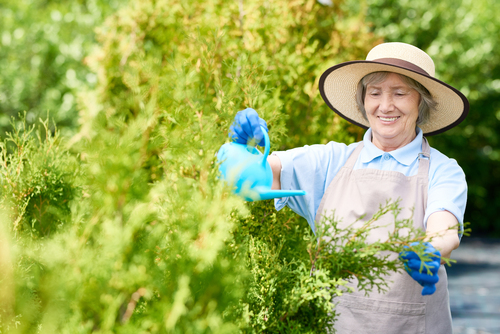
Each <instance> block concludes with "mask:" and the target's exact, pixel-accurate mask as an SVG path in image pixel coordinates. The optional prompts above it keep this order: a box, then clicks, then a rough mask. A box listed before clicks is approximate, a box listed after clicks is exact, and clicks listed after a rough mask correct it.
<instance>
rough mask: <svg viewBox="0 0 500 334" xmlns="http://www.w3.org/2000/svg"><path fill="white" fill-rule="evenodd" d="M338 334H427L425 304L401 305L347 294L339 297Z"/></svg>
mask: <svg viewBox="0 0 500 334" xmlns="http://www.w3.org/2000/svg"><path fill="white" fill-rule="evenodd" d="M337 301H339V303H338V304H337V306H336V312H337V314H338V317H337V321H336V322H335V326H334V327H335V329H336V330H337V334H351V333H352V334H364V333H370V334H379V333H380V334H401V333H412V334H413V333H415V334H424V333H425V303H402V302H393V301H387V300H377V299H369V298H364V297H354V296H348V295H344V296H342V297H341V298H338V299H337Z"/></svg>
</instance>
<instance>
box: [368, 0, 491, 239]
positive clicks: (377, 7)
mask: <svg viewBox="0 0 500 334" xmlns="http://www.w3.org/2000/svg"><path fill="white" fill-rule="evenodd" d="M450 8H452V9H453V10H450ZM499 10H500V3H499V2H498V1H494V0H478V1H470V0H462V1H450V0H446V1H437V2H429V1H424V0H416V1H406V0H405V1H379V0H370V1H367V7H366V11H367V20H368V21H369V22H371V23H372V30H373V31H374V32H375V33H377V34H379V35H381V36H385V39H386V40H387V41H402V42H407V43H411V44H414V45H416V46H418V47H420V48H422V49H423V50H426V51H427V52H428V53H429V55H430V56H431V57H432V58H433V59H434V62H435V65H436V75H437V77H438V78H439V79H441V80H443V81H445V82H447V83H449V84H450V85H452V86H454V87H456V88H458V89H459V90H461V91H462V92H463V93H464V94H465V95H466V96H467V98H468V99H469V102H470V105H471V108H470V113H469V116H468V117H467V118H466V120H465V121H464V122H463V123H462V124H461V125H460V126H458V127H456V128H454V129H452V130H450V131H447V132H446V133H444V134H442V135H439V136H437V137H435V138H430V143H431V145H432V146H433V147H435V148H437V149H438V150H440V151H442V152H443V153H444V154H446V155H448V156H450V157H452V158H455V159H457V161H458V163H459V164H460V166H462V168H463V169H464V172H465V174H466V176H467V182H468V185H469V199H468V203H467V210H466V213H465V220H466V221H470V222H471V227H472V230H473V234H476V235H488V236H495V235H496V236H500V227H499V225H498V224H496V215H497V212H496V211H497V210H496V208H497V207H498V206H499V205H500V202H499V201H500V199H499V197H498V196H497V195H496V194H497V189H498V187H499V186H500V151H499V140H500V139H499V136H498V133H500V128H499V125H498V124H499V122H498V121H499V120H500V104H499V101H500V57H499V55H500V46H499V45H498V43H497V42H496V41H497V39H498V31H499V29H500V20H499V19H498V15H496V13H497V12H498V11H499ZM464 148H465V149H464Z"/></svg>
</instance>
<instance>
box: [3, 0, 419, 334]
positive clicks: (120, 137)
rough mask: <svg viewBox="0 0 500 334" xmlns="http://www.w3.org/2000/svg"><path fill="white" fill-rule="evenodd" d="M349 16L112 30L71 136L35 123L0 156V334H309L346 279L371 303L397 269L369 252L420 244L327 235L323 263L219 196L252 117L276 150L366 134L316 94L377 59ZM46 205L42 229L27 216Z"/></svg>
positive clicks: (244, 9)
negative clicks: (224, 149)
mask: <svg viewBox="0 0 500 334" xmlns="http://www.w3.org/2000/svg"><path fill="white" fill-rule="evenodd" d="M346 3H347V2H340V1H339V2H338V3H336V4H335V5H334V6H333V7H325V6H322V5H320V4H318V3H316V2H315V1H313V0H299V1H293V2H289V1H276V2H269V1H260V0H252V1H245V2H243V1H234V2H227V1H222V0H220V1H215V0H214V1H206V2H182V1H176V0H163V1H153V0H147V1H134V2H131V3H130V4H129V5H128V6H127V7H124V8H123V9H122V10H120V11H118V12H117V13H115V14H113V15H111V16H109V17H108V18H107V20H106V22H105V23H104V24H103V25H102V26H101V27H99V28H98V29H97V30H96V31H97V37H96V38H97V40H98V42H99V47H97V48H96V49H95V50H94V51H93V53H92V54H91V55H89V56H88V57H86V58H85V59H86V63H87V64H88V65H89V66H90V69H91V71H92V72H93V73H95V75H96V77H97V82H96V86H95V87H93V88H92V89H82V90H81V92H80V94H79V97H78V109H79V118H78V122H79V131H78V133H76V134H75V135H74V136H73V137H71V138H68V137H63V136H61V137H60V136H59V135H58V134H57V133H56V134H54V135H51V132H50V131H48V123H46V122H45V123H43V124H44V127H43V129H45V132H42V133H47V135H40V136H39V137H33V136H31V134H32V133H33V131H34V130H31V127H29V126H26V125H24V124H25V123H22V126H21V127H19V126H18V127H16V128H15V129H16V130H15V131H13V132H12V135H10V137H7V139H5V144H4V146H3V147H2V152H3V153H4V155H3V156H2V159H3V160H2V164H3V165H2V172H3V173H4V175H7V176H8V177H9V178H10V180H15V182H11V183H9V182H8V180H9V178H3V179H2V182H3V183H2V185H4V184H5V185H7V188H4V189H8V191H6V192H4V193H2V196H3V199H4V202H3V203H5V205H4V207H5V208H4V209H5V210H7V211H4V212H6V213H7V214H6V215H5V214H4V215H0V217H2V221H1V225H0V241H1V243H0V269H1V268H6V269H5V270H1V271H0V284H2V285H0V287H1V288H0V297H2V296H4V297H5V298H4V299H2V300H1V301H0V310H1V311H0V332H6V331H8V332H9V333H237V332H241V333H276V332H278V333H321V332H325V331H326V329H327V328H328V326H329V324H328V322H329V321H330V320H331V317H332V316H334V311H335V310H334V309H332V307H333V305H332V303H331V299H332V297H334V296H335V295H336V294H338V293H339V292H340V290H339V288H340V287H341V286H342V285H344V280H345V279H347V278H349V277H352V276H357V277H358V278H361V282H363V284H365V283H366V284H365V285H363V286H364V287H365V288H366V289H372V288H379V287H380V288H383V287H384V286H383V284H382V285H378V284H381V283H378V281H377V280H376V278H378V277H380V275H382V274H384V273H386V272H388V271H391V270H396V269H397V268H396V263H395V262H393V261H392V260H390V259H389V258H385V257H377V254H378V252H379V251H381V250H388V251H393V252H394V251H397V250H398V249H399V247H400V246H401V245H403V244H407V243H408V242H410V241H413V240H415V238H420V236H419V235H418V234H417V235H415V234H410V235H408V236H405V237H403V236H401V235H399V234H398V233H395V234H394V235H392V236H391V238H390V239H389V240H388V241H387V242H385V243H379V244H375V245H373V246H371V245H367V244H366V243H364V240H365V239H364V236H365V234H364V233H366V231H368V230H369V228H365V229H364V231H363V230H359V231H357V230H352V231H349V230H347V231H340V230H338V229H336V225H335V222H331V223H332V226H333V231H334V232H335V233H337V234H336V235H335V238H338V243H337V244H336V245H337V246H334V245H329V246H326V245H325V244H324V243H321V242H320V243H318V242H319V241H321V240H323V239H322V238H323V237H328V233H331V232H330V231H321V230H320V231H318V234H317V235H316V236H314V235H313V234H312V232H311V231H310V229H309V227H308V226H307V223H306V222H305V221H304V220H303V219H301V218H299V217H297V216H296V215H295V214H294V213H293V212H291V211H290V210H288V209H284V210H282V211H280V212H276V211H275V209H274V208H273V206H272V201H264V202H256V203H245V202H243V201H242V200H241V199H240V198H237V197H235V196H234V195H232V194H231V193H230V191H229V189H227V188H224V186H223V184H222V183H221V182H219V180H218V179H217V165H216V159H215V153H216V152H217V150H218V148H219V147H220V146H221V145H222V144H223V143H224V142H225V141H226V140H227V130H228V128H229V125H230V123H231V122H232V119H233V117H234V115H235V113H236V112H237V111H238V110H241V109H244V108H246V107H253V108H255V109H257V110H258V111H259V113H260V115H262V117H263V118H265V119H266V120H267V121H268V125H269V128H270V136H271V142H272V144H273V146H274V149H278V148H284V147H289V145H290V146H295V145H299V144H304V143H311V142H324V141H325V140H326V139H327V138H329V139H337V140H341V141H346V142H350V141H353V140H355V139H356V136H358V135H359V134H360V132H359V131H358V130H354V129H353V128H352V127H351V126H349V125H347V123H345V122H343V121H340V120H339V119H338V118H336V117H334V116H332V112H331V111H329V110H327V108H326V106H324V105H323V103H321V102H320V100H319V96H318V90H317V84H318V83H317V80H318V74H320V73H321V72H322V71H323V70H324V69H325V68H326V67H327V66H328V65H329V64H333V63H336V62H338V61H342V60H350V59H354V58H359V57H361V55H362V54H365V53H366V51H367V50H368V49H370V48H371V46H372V44H373V43H375V42H376V40H375V38H374V37H373V35H372V34H370V33H369V32H368V31H367V30H366V26H365V25H364V24H363V22H362V19H363V18H362V17H361V16H357V15H353V16H350V14H349V13H347V12H345V11H344V9H343V7H342V6H343V5H345V4H346ZM88 4H90V3H88ZM12 6H14V5H12ZM297 120H300V122H298V121H297ZM304 120H305V121H304ZM287 129H288V130H287ZM287 131H288V136H286V134H287ZM9 143H10V144H9ZM62 143H64V145H62ZM8 145H10V146H8ZM9 147H10V148H9ZM17 166H22V168H20V169H19V171H18V169H17V168H16V167H17ZM46 174H47V175H46ZM16 182H17V183H16ZM9 187H10V188H9ZM45 187H46V188H45ZM32 188H33V190H31V189H32ZM35 191H38V192H37V193H35ZM31 193H33V194H35V195H36V196H35V195H33V196H32V197H28V196H27V197H26V200H25V197H24V194H31ZM12 194H14V196H13V198H14V200H11V199H10V196H12ZM40 195H41V196H42V198H43V199H49V200H50V202H48V201H44V202H43V203H50V208H51V209H50V210H49V209H47V210H46V211H43V212H46V215H47V216H45V217H47V219H46V220H43V221H42V220H40V221H37V220H36V219H37V217H38V216H37V215H36V213H37V211H36V210H31V211H30V209H29V208H33V209H37V208H38V206H35V205H38V202H36V200H37V198H38V197H37V196H40ZM28 200H29V201H28ZM26 201H28V202H26ZM24 203H27V204H26V206H25V207H23V206H22V205H24ZM30 205H32V207H30ZM9 208H13V209H14V210H13V211H11V212H8V209H9ZM23 208H25V209H23ZM23 210H24V211H23ZM384 210H385V211H384ZM389 212H396V213H397V207H396V206H389V207H386V208H382V211H381V213H379V215H381V214H388V213H389ZM49 217H50V219H49ZM19 219H20V220H19ZM18 220H19V222H18ZM370 224H371V223H370ZM397 224H402V225H401V226H406V225H405V224H410V222H409V221H403V222H400V223H397ZM397 226H400V225H397ZM56 229H57V233H54V231H55V230H56ZM323 233H324V234H323ZM354 235H356V237H355V238H352V237H353V236H354ZM330 237H332V236H331V235H330ZM318 238H319V239H318ZM323 247H340V248H323ZM333 250H335V252H333ZM355 250H356V251H355ZM363 278H366V279H363ZM0 299H1V298H0Z"/></svg>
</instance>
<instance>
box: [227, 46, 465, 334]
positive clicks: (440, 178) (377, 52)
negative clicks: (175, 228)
mask: <svg viewBox="0 0 500 334" xmlns="http://www.w3.org/2000/svg"><path fill="white" fill-rule="evenodd" d="M319 86H320V91H321V95H322V97H323V99H324V100H325V102H326V103H327V105H328V106H329V107H330V108H331V109H332V110H333V111H335V112H336V113H337V114H339V115H340V116H342V117H343V118H344V119H346V120H348V121H349V122H351V123H353V124H356V125H358V126H361V127H363V128H365V129H368V130H367V131H366V133H365V135H364V138H363V141H361V142H359V143H354V144H351V145H345V144H342V143H336V142H330V143H328V144H326V145H313V146H305V147H301V148H296V149H292V150H288V151H284V152H274V153H273V155H271V156H270V157H269V159H268V161H269V163H270V164H271V168H272V170H273V189H284V190H290V189H302V190H305V191H307V195H306V196H303V197H288V198H280V199H277V200H275V206H276V209H278V210H280V209H281V208H283V207H284V206H285V205H288V206H289V207H290V208H291V209H292V210H293V211H295V212H297V213H298V214H299V215H301V216H303V217H304V218H306V219H307V221H308V222H309V224H310V226H311V228H312V229H313V230H314V228H315V225H317V224H320V223H321V222H322V221H323V218H324V217H325V216H331V214H332V213H334V214H335V217H337V218H341V222H340V225H341V227H346V226H348V225H349V224H352V222H355V221H358V224H363V217H368V218H369V217H371V216H372V215H373V214H374V213H375V212H377V211H378V209H379V206H380V204H383V203H385V202H386V200H388V199H393V200H394V199H398V198H400V199H401V202H400V207H401V208H402V211H401V213H400V215H399V218H411V217H412V218H413V222H414V225H415V227H417V228H421V229H424V230H425V231H426V235H428V236H429V240H430V243H426V251H427V252H429V253H432V254H436V256H437V257H438V260H437V262H436V261H434V262H431V263H428V264H429V265H430V267H433V266H434V269H435V272H437V273H438V275H435V274H434V275H433V274H431V273H428V272H422V273H419V272H418V269H419V268H420V260H419V258H418V257H416V256H415V254H414V253H412V252H410V251H408V252H403V257H405V258H406V259H410V261H409V262H408V263H410V265H409V266H407V271H408V273H409V274H410V275H408V274H407V273H404V272H403V273H395V274H393V275H391V276H390V277H387V282H391V283H390V286H389V289H388V291H387V292H386V293H380V294H379V293H376V292H372V293H371V294H370V295H369V296H365V294H364V292H357V291H355V292H354V293H352V294H348V295H344V296H342V297H341V298H340V300H339V303H338V305H337V312H338V313H340V315H339V318H338V320H337V322H336V323H335V328H336V330H337V333H384V334H387V333H395V334H396V333H398V334H399V333H440V334H443V333H452V324H451V314H450V307H449V300H448V290H447V279H446V271H445V268H444V266H443V265H440V263H439V261H440V258H439V252H440V254H442V255H443V256H445V257H449V256H450V254H451V252H452V250H454V249H455V248H457V247H458V245H459V242H460V235H461V231H462V226H463V216H464V211H465V204H466V196H467V184H466V181H465V175H464V173H463V171H462V169H461V168H460V167H459V166H458V164H457V163H456V161H455V160H453V159H449V158H447V157H446V156H445V155H443V154H442V153H440V152H439V151H437V150H435V149H433V148H430V147H429V144H428V143H427V140H426V139H425V137H424V135H426V136H431V135H435V134H438V133H441V132H443V131H446V130H448V129H450V128H452V127H454V126H456V125H457V124H459V123H460V122H461V121H462V120H463V119H464V118H465V116H466V115H467V112H468V109H469V105H468V102H467V99H466V98H465V96H464V95H463V94H461V93H460V92H459V91H458V90H456V89H454V88H453V87H451V86H449V85H447V84H445V83H444V82H442V81H440V80H437V79H436V78H434V63H433V61H432V59H431V58H430V57H429V56H428V55H427V54H426V53H425V52H424V51H422V50H420V49H418V48H416V47H414V46H412V45H408V44H404V43H384V44H380V45H378V46H376V47H375V48H373V49H372V50H371V51H370V52H369V54H368V56H367V59H366V60H365V61H351V62H346V63H342V64H339V65H336V66H334V67H332V68H329V69H328V70H327V71H326V72H325V73H324V74H323V75H322V76H321V79H320V84H319ZM260 125H265V122H264V121H263V120H262V119H259V117H258V115H257V113H256V112H255V111H254V110H252V109H246V110H244V111H242V112H239V113H238V114H237V116H236V119H235V123H234V124H233V126H232V127H231V129H232V131H231V133H230V135H231V136H232V137H233V139H234V140H237V141H241V142H246V141H247V140H248V139H250V138H255V139H256V140H257V141H258V142H259V141H261V139H262V137H263V134H262V130H261V127H260ZM266 128H267V127H266ZM368 218H365V220H366V219H368ZM384 219H387V220H385V221H384ZM390 220H391V217H385V218H382V221H381V222H380V226H385V227H380V228H377V229H374V230H373V232H371V235H370V236H369V238H368V241H374V240H379V239H382V238H384V237H386V236H387V232H388V229H390V227H388V226H387V225H388V223H390ZM389 225H390V224H389ZM438 277H439V282H436V281H437V279H438ZM422 286H423V289H422Z"/></svg>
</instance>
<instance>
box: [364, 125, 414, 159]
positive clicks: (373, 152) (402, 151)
mask: <svg viewBox="0 0 500 334" xmlns="http://www.w3.org/2000/svg"><path fill="white" fill-rule="evenodd" d="M416 130H417V136H416V137H415V139H413V141H412V142H411V143H409V144H407V145H405V146H403V147H400V148H398V149H397V150H394V151H391V152H384V151H382V150H381V149H379V148H378V147H377V146H375V145H374V144H373V143H372V129H371V128H370V129H368V130H367V131H366V133H365V135H364V136H363V144H364V149H363V150H362V151H361V155H360V159H361V162H362V163H368V162H370V161H372V160H373V159H375V158H377V157H379V156H381V155H383V154H384V153H388V154H390V155H391V156H392V157H393V158H394V159H396V160H397V161H398V162H399V163H400V164H403V165H406V166H408V165H411V164H412V163H413V161H415V159H417V158H418V154H419V153H420V152H421V151H422V140H423V133H422V130H420V128H419V127H417V129H416Z"/></svg>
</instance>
